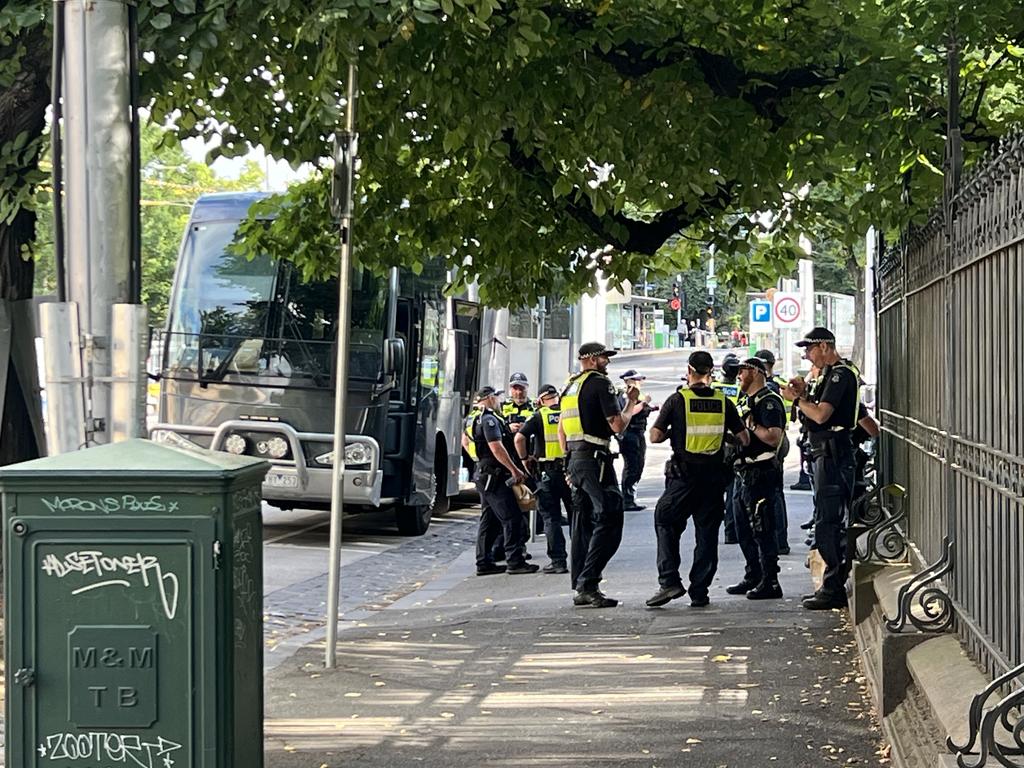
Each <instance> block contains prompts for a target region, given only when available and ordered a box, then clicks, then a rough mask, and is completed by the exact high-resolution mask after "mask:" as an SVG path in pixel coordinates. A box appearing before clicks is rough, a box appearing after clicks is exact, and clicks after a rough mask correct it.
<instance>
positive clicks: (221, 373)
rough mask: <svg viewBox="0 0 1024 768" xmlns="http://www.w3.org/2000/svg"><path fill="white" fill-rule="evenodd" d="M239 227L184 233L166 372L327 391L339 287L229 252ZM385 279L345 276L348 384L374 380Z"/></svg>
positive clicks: (360, 273) (288, 266) (227, 224)
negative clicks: (348, 317) (349, 283)
mask: <svg viewBox="0 0 1024 768" xmlns="http://www.w3.org/2000/svg"><path fill="white" fill-rule="evenodd" d="M237 226H238V222H237V221H224V222H203V223H199V224H193V225H191V227H190V229H189V232H188V235H187V237H186V240H185V247H184V249H183V252H182V258H181V261H180V262H179V264H178V273H179V274H178V279H177V288H176V292H175V296H174V300H173V303H172V306H171V316H170V323H169V326H168V329H169V332H170V339H169V343H168V349H167V360H166V365H165V368H166V371H167V374H168V375H171V376H190V377H196V378H198V379H200V380H202V381H236V382H239V383H246V384H266V385H273V386H312V387H331V388H333V386H334V367H335V358H334V350H335V344H334V341H335V338H336V336H337V322H336V321H337V315H338V281H337V279H335V278H331V279H330V280H326V281H320V282H303V281H302V279H301V275H300V273H299V270H298V269H297V268H296V267H295V265H294V264H293V263H292V262H290V261H286V260H274V259H272V258H271V257H270V256H260V257H257V258H255V259H253V260H251V261H250V260H248V259H246V258H245V257H243V256H238V255H235V254H233V253H230V252H229V251H228V246H229V245H230V243H231V242H232V240H233V239H234V236H235V231H236V229H237ZM387 302H388V287H387V281H386V280H384V279H383V278H380V277H377V276H374V275H373V274H371V273H370V272H367V271H364V270H357V271H356V272H354V273H353V275H352V322H351V329H350V354H349V376H350V377H351V378H353V379H364V380H367V379H368V380H373V381H375V380H377V379H378V378H379V377H380V375H381V363H382V354H383V352H382V350H383V346H384V333H385V321H386V318H387Z"/></svg>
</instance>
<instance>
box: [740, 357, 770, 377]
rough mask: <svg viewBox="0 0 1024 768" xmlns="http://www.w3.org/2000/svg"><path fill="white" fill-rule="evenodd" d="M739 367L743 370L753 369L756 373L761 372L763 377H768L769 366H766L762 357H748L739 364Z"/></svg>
mask: <svg viewBox="0 0 1024 768" xmlns="http://www.w3.org/2000/svg"><path fill="white" fill-rule="evenodd" d="M739 367H740V368H741V369H743V368H753V369H754V370H755V371H759V372H760V373H761V375H762V376H767V375H768V368H767V366H765V364H764V360H762V359H761V358H760V357H748V358H747V359H746V360H744V361H743V362H742V363H740V364H739Z"/></svg>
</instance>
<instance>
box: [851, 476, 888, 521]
mask: <svg viewBox="0 0 1024 768" xmlns="http://www.w3.org/2000/svg"><path fill="white" fill-rule="evenodd" d="M851 512H852V515H851V516H852V518H853V522H854V523H856V524H857V525H863V526H865V527H866V528H874V527H875V526H876V525H878V524H879V523H880V522H882V521H883V520H885V506H884V504H883V503H882V489H881V488H879V487H877V486H875V487H872V488H869V489H868V490H867V491H865V492H864V493H863V494H861V495H860V496H858V497H857V498H856V499H854V500H853V507H852V508H851Z"/></svg>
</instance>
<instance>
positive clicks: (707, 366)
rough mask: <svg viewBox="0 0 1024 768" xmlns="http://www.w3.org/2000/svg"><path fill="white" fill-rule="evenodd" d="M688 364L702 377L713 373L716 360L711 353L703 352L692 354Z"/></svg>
mask: <svg viewBox="0 0 1024 768" xmlns="http://www.w3.org/2000/svg"><path fill="white" fill-rule="evenodd" d="M686 363H687V365H689V366H690V367H691V368H693V370H695V371H696V372H697V373H699V374H701V375H702V376H705V375H707V374H709V373H711V371H713V370H714V368H715V360H714V358H713V357H711V353H710V352H704V351H703V350H700V351H697V352H691V353H690V357H689V359H687V361H686ZM684 378H685V377H684Z"/></svg>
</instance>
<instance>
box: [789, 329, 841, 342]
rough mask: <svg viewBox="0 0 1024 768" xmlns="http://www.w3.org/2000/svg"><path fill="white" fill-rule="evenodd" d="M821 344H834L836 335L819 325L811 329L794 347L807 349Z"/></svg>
mask: <svg viewBox="0 0 1024 768" xmlns="http://www.w3.org/2000/svg"><path fill="white" fill-rule="evenodd" d="M821 342H827V343H829V344H835V343H836V335H835V334H834V333H832V331H830V330H829V329H828V328H825V327H823V326H820V325H819V326H818V327H817V328H811V330H809V331H808V332H807V334H806V335H805V336H804V337H803V338H802V339H801V340H800V341H798V342H797V343H796V345H797V346H798V347H809V346H811V344H820V343H821Z"/></svg>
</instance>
